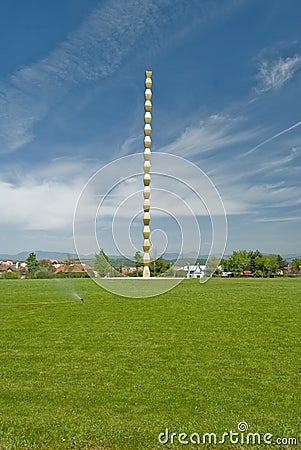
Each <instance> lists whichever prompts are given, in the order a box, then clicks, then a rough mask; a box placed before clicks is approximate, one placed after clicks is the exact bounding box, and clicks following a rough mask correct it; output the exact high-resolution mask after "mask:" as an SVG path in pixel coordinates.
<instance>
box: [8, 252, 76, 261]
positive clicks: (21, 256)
mask: <svg viewBox="0 0 301 450" xmlns="http://www.w3.org/2000/svg"><path fill="white" fill-rule="evenodd" d="M33 252H34V253H35V254H36V257H37V259H68V258H71V259H77V258H78V256H77V254H76V253H67V252H48V251H44V250H33ZM29 253H31V251H24V252H20V253H17V254H15V255H12V254H7V253H0V259H2V260H3V259H13V260H15V261H25V259H26V258H27V257H28V255H29Z"/></svg>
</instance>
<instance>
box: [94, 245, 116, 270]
mask: <svg viewBox="0 0 301 450" xmlns="http://www.w3.org/2000/svg"><path fill="white" fill-rule="evenodd" d="M94 268H95V270H96V271H97V272H98V274H99V276H101V277H105V276H107V275H108V274H110V273H111V272H112V267H111V261H110V260H109V257H108V256H107V255H106V254H105V252H104V251H103V249H100V251H99V254H96V255H95V261H94Z"/></svg>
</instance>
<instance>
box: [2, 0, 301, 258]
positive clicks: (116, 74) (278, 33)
mask: <svg viewBox="0 0 301 450" xmlns="http://www.w3.org/2000/svg"><path fill="white" fill-rule="evenodd" d="M300 19H301V5H300V2H299V0H289V1H286V0H276V1H274V0H273V1H272V0H267V1H264V2H262V1H259V0H253V1H252V0H228V1H227V2H225V1H218V0H210V1H209V0H189V1H185V0H148V1H144V0H127V1H126V2H124V1H121V0H107V1H96V0H64V1H63V2H59V1H57V0H53V1H51V2H39V1H37V0H28V1H26V2H20V1H17V0H10V1H7V0H5V1H2V2H1V6H0V26H1V40H0V56H1V58H0V158H1V171H0V193H1V195H0V210H1V215H0V253H17V252H19V251H22V250H32V249H43V250H62V251H66V252H73V251H74V244H73V234H72V221H73V212H74V208H75V205H76V201H77V198H78V196H79V194H80V192H81V190H82V188H83V186H84V185H85V183H86V182H87V180H88V179H89V177H90V176H91V175H93V173H95V172H96V171H97V170H99V169H100V168H101V167H102V166H103V165H105V164H107V163H109V162H111V161H113V160H115V159H117V158H120V157H122V156H126V155H129V154H132V153H139V152H142V151H143V120H144V119H143V117H144V110H143V104H144V71H145V70H146V69H152V70H153V99H152V100H153V110H152V113H153V120H152V151H154V152H168V153H171V154H174V155H177V156H182V157H184V158H186V159H188V160H189V161H191V162H193V163H195V164H196V165H197V166H198V167H199V168H201V169H202V170H203V171H204V172H205V173H206V174H207V175H208V176H209V177H210V179H211V180H212V182H213V183H214V184H215V186H216V187H217V189H218V191H219V193H220V195H221V197H222V200H223V202H224V205H225V209H226V212H227V218H228V225H229V230H228V242H227V249H226V252H227V253H230V252H232V251H233V250H236V249H242V248H247V249H256V248H259V249H260V250H261V251H263V252H277V253H281V254H288V253H299V254H300V253H301V239H300V220H301V190H300V179H301V177H300V175H301V170H300V162H301V108H300V104H301V90H300V86H301V29H300ZM180 213H181V212H180V211H179V214H180ZM162 224H163V222H162ZM162 226H163V225H162ZM104 247H105V246H104ZM170 250H172V247H171V248H170ZM189 250H190V249H189ZM107 251H108V252H109V253H110V251H111V249H110V248H108V249H107Z"/></svg>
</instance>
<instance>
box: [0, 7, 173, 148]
mask: <svg viewBox="0 0 301 450" xmlns="http://www.w3.org/2000/svg"><path fill="white" fill-rule="evenodd" d="M171 3H172V2H171V0H165V2H164V6H165V7H168V6H170V5H171ZM177 4H180V2H179V1H177V2H176V5H175V6H177ZM159 8H160V4H159V3H158V2H157V1H152V2H151V1H150V2H140V1H136V0H129V1H127V2H120V0H110V1H108V2H106V3H104V4H103V3H102V4H101V5H100V6H99V7H98V8H96V9H95V10H94V11H93V12H92V13H91V14H90V15H89V17H88V18H87V19H86V20H85V21H84V22H83V24H82V25H81V26H80V27H79V28H78V29H77V30H75V31H74V32H73V33H71V35H70V36H69V37H68V38H67V39H66V40H65V41H64V42H63V43H62V44H61V45H60V46H59V47H58V48H56V49H55V50H53V51H52V52H51V53H50V54H49V55H47V56H45V57H44V58H42V59H41V60H40V61H37V62H36V63H34V64H32V65H31V66H27V67H24V68H22V69H20V70H19V71H17V72H16V73H14V74H13V75H12V76H11V78H10V80H9V82H8V83H1V84H0V153H4V152H9V151H13V150H16V149H17V148H20V147H21V146H23V145H24V144H26V143H28V142H30V141H31V140H32V139H33V137H34V135H33V132H32V127H33V126H34V124H35V123H36V122H38V121H39V120H41V119H42V118H43V117H44V116H45V115H46V113H47V112H48V111H49V109H50V108H51V107H52V105H53V104H55V103H56V102H57V101H58V100H59V99H61V98H62V96H64V95H65V94H66V93H67V92H68V91H69V90H70V89H72V88H74V86H76V85H78V84H79V83H81V82H83V81H91V80H97V79H101V78H105V77H107V76H109V75H111V74H112V73H113V72H114V71H116V70H117V68H118V67H119V66H120V64H121V62H122V61H123V59H124V58H125V56H126V55H127V53H128V52H130V51H131V50H132V48H133V45H134V44H135V42H137V41H138V40H139V39H141V37H143V34H144V33H145V31H146V28H148V29H149V28H150V29H152V28H153V27H154V26H155V25H156V23H157V21H158V20H160V15H159V14H158V16H156V14H157V13H159Z"/></svg>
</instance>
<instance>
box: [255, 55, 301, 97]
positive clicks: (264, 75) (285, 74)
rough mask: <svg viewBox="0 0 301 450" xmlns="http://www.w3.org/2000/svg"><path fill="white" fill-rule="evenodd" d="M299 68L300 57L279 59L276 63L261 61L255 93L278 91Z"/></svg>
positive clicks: (300, 64)
mask: <svg viewBox="0 0 301 450" xmlns="http://www.w3.org/2000/svg"><path fill="white" fill-rule="evenodd" d="M300 67H301V55H295V56H292V57H287V58H279V59H278V60H277V61H267V60H263V61H261V63H260V66H259V71H258V74H257V80H258V82H259V86H258V88H257V91H259V92H266V91H269V90H271V89H279V88H280V87H281V86H283V85H284V84H285V83H286V82H287V81H288V80H290V79H291V78H292V77H293V75H294V73H295V72H296V71H297V70H298V69H299V68H300Z"/></svg>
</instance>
